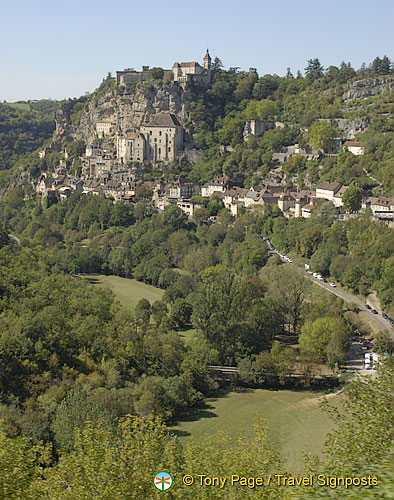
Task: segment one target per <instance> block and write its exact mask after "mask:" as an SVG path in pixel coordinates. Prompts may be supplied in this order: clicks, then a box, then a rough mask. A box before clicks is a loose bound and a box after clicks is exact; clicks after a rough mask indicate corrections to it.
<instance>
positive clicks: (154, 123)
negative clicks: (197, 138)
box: [140, 113, 183, 162]
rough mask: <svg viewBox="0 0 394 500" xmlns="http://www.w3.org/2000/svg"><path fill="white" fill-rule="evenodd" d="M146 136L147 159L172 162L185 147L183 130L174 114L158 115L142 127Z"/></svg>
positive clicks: (141, 129)
mask: <svg viewBox="0 0 394 500" xmlns="http://www.w3.org/2000/svg"><path fill="white" fill-rule="evenodd" d="M140 131H141V132H142V133H143V134H144V136H145V154H146V159H147V160H151V161H165V162H167V161H171V160H173V159H174V158H175V157H176V155H177V153H178V151H179V150H180V149H181V148H182V146H183V128H182V126H181V124H180V123H179V121H178V118H177V117H176V116H175V115H174V114H172V113H158V114H156V115H153V116H152V117H151V120H150V122H149V123H148V124H147V125H143V126H142V127H140Z"/></svg>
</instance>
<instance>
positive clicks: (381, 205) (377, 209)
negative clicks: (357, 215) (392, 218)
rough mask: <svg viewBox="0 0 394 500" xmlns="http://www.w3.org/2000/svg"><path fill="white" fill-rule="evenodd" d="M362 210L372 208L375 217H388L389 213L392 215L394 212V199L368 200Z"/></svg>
mask: <svg viewBox="0 0 394 500" xmlns="http://www.w3.org/2000/svg"><path fill="white" fill-rule="evenodd" d="M362 208H364V209H366V208H370V209H371V212H372V214H373V215H375V216H379V215H388V214H389V213H390V214H391V215H392V214H393V211H394V199H392V198H385V197H383V196H382V197H380V198H373V197H372V198H367V199H366V200H365V201H364V202H363V204H362Z"/></svg>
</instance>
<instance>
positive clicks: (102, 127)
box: [96, 120, 115, 138]
mask: <svg viewBox="0 0 394 500" xmlns="http://www.w3.org/2000/svg"><path fill="white" fill-rule="evenodd" d="M114 127H115V123H113V122H111V121H110V120H103V121H101V122H96V132H97V135H98V137H100V138H101V137H105V136H106V135H108V134H109V133H110V132H111V131H112V129H113V128H114Z"/></svg>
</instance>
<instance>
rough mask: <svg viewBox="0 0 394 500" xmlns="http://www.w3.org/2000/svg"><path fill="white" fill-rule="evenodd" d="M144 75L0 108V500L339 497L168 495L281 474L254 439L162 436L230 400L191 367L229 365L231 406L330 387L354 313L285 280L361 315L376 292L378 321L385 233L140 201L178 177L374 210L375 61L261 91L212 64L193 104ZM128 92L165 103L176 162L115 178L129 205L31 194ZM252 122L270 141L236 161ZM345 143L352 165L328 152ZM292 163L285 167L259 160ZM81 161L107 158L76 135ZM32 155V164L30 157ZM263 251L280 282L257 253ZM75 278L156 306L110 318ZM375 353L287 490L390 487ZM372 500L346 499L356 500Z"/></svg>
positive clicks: (382, 176)
mask: <svg viewBox="0 0 394 500" xmlns="http://www.w3.org/2000/svg"><path fill="white" fill-rule="evenodd" d="M156 73H157V75H159V76H158V77H157V78H156V77H155V75H152V80H151V81H149V82H144V83H141V84H138V85H137V84H135V85H131V86H130V87H123V88H120V87H119V86H118V87H117V86H116V85H115V83H114V79H113V78H112V77H111V76H110V75H108V77H107V78H106V79H104V81H103V83H102V84H101V86H100V87H99V88H98V89H97V90H96V91H95V92H94V93H92V94H91V95H88V96H84V97H83V98H81V99H73V100H71V99H70V100H68V101H67V102H64V103H62V104H61V105H60V107H59V108H58V107H57V104H54V103H53V102H51V101H43V102H41V104H40V101H37V102H34V101H33V102H28V103H19V105H17V106H10V105H7V104H1V105H0V185H1V186H2V187H4V191H2V193H1V197H0V472H1V473H0V498H7V500H9V499H15V500H16V499H22V498H23V499H29V498H31V499H37V498H47V499H51V500H52V499H53V500H55V499H58V500H62V499H66V498H70V499H75V500H79V499H81V500H82V499H83V498H84V499H85V498H97V499H103V500H104V499H105V500H107V499H109V498H113V499H119V500H121V499H122V500H123V499H128V498H130V499H131V498H135V499H138V500H142V499H144V500H145V499H146V498H156V496H155V495H156V493H155V492H154V491H153V488H152V484H151V483H152V478H153V475H154V474H155V473H156V472H157V471H158V470H160V469H161V468H163V469H168V470H170V471H171V472H173V474H174V477H175V482H176V486H175V487H174V489H173V490H172V491H171V492H170V493H169V495H170V496H169V498H174V499H175V498H179V499H183V498H190V497H191V495H192V497H193V498H200V499H201V500H203V499H205V498H209V499H210V500H211V499H214V498H217V499H232V498H234V499H235V498H237V499H243V498H245V499H246V498H251V497H254V498H267V499H272V500H274V499H278V500H279V499H291V498H319V497H321V496H325V497H327V498H330V497H331V496H332V497H334V496H335V495H338V491H339V490H338V489H332V488H330V487H328V488H320V489H319V488H316V489H313V488H311V489H307V488H305V489H302V490H300V489H289V488H280V487H276V486H275V485H273V486H272V487H271V488H261V489H259V490H256V489H253V488H248V487H245V488H243V489H238V488H232V489H225V490H223V491H221V490H220V489H216V490H213V489H210V488H198V485H196V484H195V485H194V486H193V487H189V488H187V487H186V486H185V485H183V484H182V481H181V477H182V475H183V474H189V473H190V474H193V475H195V476H196V475H197V474H201V473H205V472H206V473H209V474H211V475H216V476H226V475H227V476H229V475H231V474H233V473H240V474H244V475H249V476H260V475H263V476H264V477H266V476H267V474H269V473H271V472H272V470H274V471H275V472H276V473H280V472H281V471H282V469H283V464H282V462H281V459H280V457H278V454H277V452H276V451H275V450H274V447H273V446H272V444H271V443H270V439H269V437H268V436H269V430H266V429H265V427H264V424H262V423H261V422H257V425H256V436H255V438H254V439H253V440H250V441H249V440H247V439H246V438H245V437H242V436H241V437H240V438H239V439H238V440H235V441H234V440H233V439H232V437H230V436H228V435H226V434H225V433H223V435H220V436H216V437H215V440H214V441H213V440H211V441H210V440H209V439H208V440H207V441H206V442H204V443H194V444H190V445H189V446H188V447H186V448H185V449H182V447H181V446H180V444H179V441H178V439H177V438H176V436H175V435H174V434H173V433H171V432H170V431H169V430H168V427H167V425H168V424H173V423H174V422H175V421H176V420H177V419H179V418H187V417H188V416H189V415H190V410H191V409H193V408H195V407H196V405H198V404H199V403H201V401H203V400H204V399H205V398H207V397H210V396H212V395H214V394H217V393H218V391H219V390H222V391H225V390H227V389H228V388H229V387H230V386H231V384H232V382H231V380H230V382H229V380H227V379H225V378H222V379H221V378H220V377H218V376H217V373H216V374H215V373H213V371H212V368H210V367H211V366H212V365H214V367H215V366H216V367H218V365H219V366H223V365H225V366H227V367H231V369H232V370H233V373H235V374H236V378H235V380H236V382H235V384H236V385H237V386H238V387H239V386H242V388H243V389H245V390H253V389H255V388H262V387H263V388H269V389H274V390H280V389H282V388H284V387H286V388H288V389H295V390H311V389H312V390H313V389H316V388H319V389H320V390H323V389H327V388H330V389H332V388H333V387H339V386H341V385H343V384H344V381H345V380H346V376H341V371H342V369H343V367H344V366H345V363H346V360H347V354H348V349H349V345H350V343H351V337H352V335H358V334H359V333H360V332H359V330H358V325H356V324H355V321H354V315H355V314H356V312H357V311H355V309H357V308H355V307H352V304H345V303H344V301H343V300H342V299H340V298H339V297H337V296H335V295H333V294H330V293H328V292H327V291H324V290H322V289H320V288H319V287H317V286H316V285H314V284H312V283H311V282H310V281H309V280H306V279H305V276H304V272H303V267H304V263H306V262H308V263H309V264H310V265H311V266H312V267H313V269H314V270H316V271H318V272H320V273H321V274H322V276H324V277H326V278H329V279H332V280H335V281H336V282H337V283H338V284H341V285H343V287H344V288H345V289H346V290H348V291H350V292H351V293H354V294H356V295H358V296H359V297H360V298H361V299H362V300H364V298H365V296H366V295H368V294H369V293H370V292H371V291H376V292H377V295H378V298H379V299H380V302H381V304H382V309H383V310H385V311H387V312H388V313H390V314H392V315H393V314H394V257H393V255H394V233H393V231H394V229H393V228H391V227H388V225H387V224H385V223H383V222H378V221H376V220H375V219H374V218H373V217H371V213H370V211H368V210H365V211H364V213H360V214H351V216H349V217H346V218H343V219H339V218H338V216H337V215H338V214H337V212H336V211H335V210H334V207H333V205H332V203H331V202H322V203H320V204H318V205H317V206H316V209H315V210H314V211H313V213H312V214H311V216H310V217H309V218H303V217H286V216H285V215H284V213H283V212H282V211H281V210H280V209H279V206H278V205H270V204H269V203H267V204H265V205H264V206H258V207H253V209H252V208H249V207H246V208H245V207H242V209H241V210H240V211H239V213H238V215H237V217H235V216H233V215H232V213H231V212H230V210H229V209H226V208H225V207H224V203H223V200H222V199H221V198H220V196H218V195H215V194H213V195H212V196H210V197H205V198H203V197H201V196H196V195H195V196H194V197H192V201H193V202H196V203H197V204H198V205H199V206H198V207H197V208H196V210H195V211H194V212H193V215H192V216H190V217H188V216H187V215H186V214H185V213H184V211H182V209H181V208H180V207H178V206H176V205H174V204H170V205H168V206H166V207H165V208H164V209H163V210H159V209H157V207H155V206H154V205H153V203H152V189H151V186H152V185H148V184H144V183H145V182H146V181H153V180H155V181H157V180H161V181H163V183H164V181H165V182H167V181H168V180H175V179H177V178H179V177H181V178H190V179H192V180H194V181H196V182H198V183H199V184H200V185H201V184H203V183H204V182H206V181H208V180H210V179H211V178H213V177H214V176H216V175H223V174H226V175H228V176H229V177H231V179H232V180H233V182H234V185H236V186H245V187H248V188H249V187H251V186H255V185H263V184H267V183H268V182H272V179H273V178H275V179H278V175H279V176H281V177H280V182H282V183H284V184H286V186H287V187H289V188H290V187H295V188H299V189H306V188H311V186H315V185H316V184H317V183H318V182H320V181H323V180H327V181H335V182H341V183H344V184H347V185H349V186H350V187H349V189H350V191H349V192H350V193H351V192H352V189H353V192H354V191H356V192H357V193H359V194H360V193H361V191H364V190H365V191H367V192H368V193H370V195H371V194H374V195H385V196H388V195H391V196H392V195H394V176H393V168H394V117H393V115H394V100H393V96H394V92H393V90H394V87H393V86H394V75H393V68H392V63H391V61H390V60H389V59H388V58H387V57H383V58H382V59H380V58H376V59H375V60H374V61H373V62H372V63H371V64H370V66H369V67H365V66H363V67H362V68H360V69H358V70H355V69H353V68H352V67H351V65H350V63H349V64H346V63H342V64H340V65H339V66H338V67H334V66H330V67H329V68H327V69H324V68H323V67H322V65H321V64H320V62H319V60H318V59H313V60H310V61H308V65H307V68H306V71H305V75H301V73H299V74H297V75H295V76H294V75H293V74H292V73H291V71H290V69H289V70H288V71H287V74H286V76H285V77H279V76H277V75H264V76H259V75H258V74H257V71H256V70H255V69H253V68H250V70H249V71H240V70H239V68H230V69H229V70H225V69H224V68H223V66H222V64H221V61H220V60H219V59H218V58H216V59H215V61H214V64H213V68H212V74H213V79H212V85H211V86H210V87H209V88H204V87H201V86H198V85H190V86H189V87H187V88H186V89H181V88H180V87H179V85H177V84H176V83H174V82H170V81H162V79H161V78H160V72H156ZM157 75H156V76H157ZM137 94H138V96H140V97H141V96H142V95H144V96H145V98H144V99H145V101H144V102H145V105H146V106H147V107H149V106H151V107H152V106H153V104H152V103H155V105H157V102H158V101H159V98H158V96H161V98H163V95H164V96H166V98H167V97H168V96H169V95H171V96H176V97H174V104H173V105H174V110H175V111H177V110H178V113H179V114H181V113H182V118H183V120H184V121H183V126H184V128H185V134H186V138H187V140H186V146H187V147H186V152H185V154H182V156H180V157H179V158H176V159H175V160H173V161H171V162H169V163H168V164H165V165H164V164H159V163H156V164H144V165H140V166H139V167H138V168H136V169H135V171H136V172H137V173H136V175H138V176H139V177H140V179H139V180H141V181H142V182H141V183H140V185H138V187H136V189H135V196H134V197H133V199H132V201H131V202H130V197H129V199H127V200H125V199H122V200H121V201H118V202H115V201H114V199H113V198H112V197H108V196H107V197H106V196H104V194H102V193H100V194H97V195H95V194H89V193H87V192H85V193H83V192H82V190H81V189H78V188H76V189H72V190H71V188H70V193H69V194H68V195H64V196H63V197H60V196H59V197H58V198H56V197H51V196H49V194H48V193H49V191H46V194H43V193H42V192H40V191H39V189H36V188H37V179H41V180H42V181H43V183H44V184H45V178H44V177H41V176H42V174H46V175H49V174H52V173H54V170H55V167H56V168H58V170H63V171H65V172H67V174H69V175H70V177H71V176H76V177H77V178H78V176H79V175H80V173H81V168H82V166H81V164H82V160H81V156H82V154H83V153H84V151H85V146H86V144H85V140H86V138H87V137H89V134H90V133H91V132H90V131H91V130H92V127H93V125H95V124H94V121H92V120H93V119H92V117H94V116H96V117H97V116H99V117H102V116H104V115H103V109H104V108H105V109H107V108H111V107H112V108H113V109H112V112H113V113H115V110H116V107H115V105H114V103H117V102H118V101H119V100H120V99H121V100H123V103H126V104H123V106H124V108H123V109H127V106H131V107H132V106H133V103H134V101H133V99H135V96H136V95H137ZM141 99H142V97H141ZM163 99H164V98H163ZM176 99H178V100H176ZM175 101H176V102H175ZM130 103H131V104H130ZM134 104H135V103H134ZM157 109H158V108H157ZM154 110H156V108H154ZM54 112H56V125H57V128H56V131H55V120H54V119H53V113H54ZM253 119H260V120H267V121H270V122H273V123H279V125H277V126H275V127H274V128H272V129H270V130H267V131H266V132H265V133H264V135H263V136H261V137H257V136H253V137H249V138H248V140H247V141H246V140H245V136H244V130H245V122H246V121H247V120H253ZM93 128H94V127H93ZM354 130H356V132H357V133H355V134H354V135H355V138H356V139H357V140H361V141H362V142H363V144H364V145H365V154H364V155H360V156H356V155H353V154H352V153H351V152H350V151H346V150H343V149H342V150H340V151H339V152H338V151H337V152H335V151H336V149H335V148H336V145H337V144H338V141H339V143H340V142H341V141H342V140H344V139H346V138H347V136H348V134H349V133H350V132H351V131H354ZM54 132H55V133H54ZM53 133H54V134H53ZM112 133H113V134H115V131H113V132H112ZM111 141H112V142H111ZM295 144H298V146H299V147H300V148H302V149H303V150H304V151H306V153H305V154H300V155H293V156H290V157H286V158H285V159H284V161H283V162H282V163H280V162H279V160H278V159H277V157H276V158H275V154H277V153H281V152H282V151H283V150H284V149H285V148H287V147H288V146H292V145H295ZM97 145H98V146H100V147H101V146H103V147H104V146H105V147H107V146H108V145H112V146H114V136H111V135H110V136H109V137H106V138H104V137H101V138H98V137H97ZM44 146H48V147H49V146H51V147H49V149H48V151H46V152H45V156H44V155H42V157H39V155H38V152H37V149H39V148H40V149H41V148H43V147H44ZM108 147H109V146H108ZM65 148H66V149H67V155H64V153H63V152H64V149H65ZM188 151H189V152H190V151H192V153H193V154H192V156H193V161H192V160H191V159H190V157H188V155H187V152H188ZM22 171H24V172H26V173H27V175H26V176H21V172H22ZM62 175H63V176H64V174H62ZM275 176H277V177H275ZM59 177H61V175H60V174H59ZM32 180H35V181H36V182H35V184H34V183H33V184H32ZM77 180H78V179H77ZM360 196H361V194H360ZM267 237H269V238H270V240H271V241H272V243H273V244H274V245H275V246H276V247H277V248H278V249H279V251H281V252H283V253H287V254H289V255H291V257H292V258H293V259H294V265H291V266H290V265H287V264H285V263H284V262H283V260H281V259H280V258H279V256H278V255H275V254H273V253H272V252H270V251H269V247H268V246H267V243H266V241H265V240H266V238H267ZM92 273H94V274H103V275H116V276H120V277H123V278H134V279H136V280H139V281H141V282H144V283H147V284H149V285H153V286H155V287H159V288H161V289H162V290H164V293H163V292H161V293H163V296H162V298H161V300H156V301H154V302H152V303H150V302H149V301H148V300H146V299H141V300H140V301H139V302H138V304H137V305H136V307H135V308H125V307H122V306H121V305H120V303H119V302H118V301H117V300H116V298H115V296H114V294H112V292H110V291H109V290H105V289H102V288H98V287H93V286H92V285H90V284H89V280H88V279H86V278H88V276H86V275H89V274H92ZM350 313H351V314H350ZM352 314H353V315H352ZM191 331H192V334H190V332H191ZM187 335H189V337H187ZM379 335H380V339H383V340H384V342H381V346H382V345H383V347H381V350H380V351H379V352H380V354H384V353H387V358H388V359H387V360H385V361H384V362H383V363H382V366H381V367H380V368H379V370H380V371H379V375H378V376H377V377H376V378H374V379H367V380H365V381H363V382H360V381H359V380H355V381H353V382H352V383H351V384H350V385H346V386H345V389H344V392H343V400H342V399H341V403H340V404H339V405H338V408H337V409H335V408H334V409H332V410H331V413H332V414H334V417H335V421H336V423H337V425H338V428H337V431H335V432H334V433H333V434H332V435H330V436H328V438H327V442H326V445H325V448H324V453H323V456H322V457H321V458H320V459H319V458H317V457H309V458H308V459H307V460H306V463H305V471H306V472H309V471H310V473H311V474H315V475H316V474H319V473H325V474H329V475H333V476H340V475H344V474H346V475H349V476H359V477H361V476H366V477H368V475H373V476H375V475H378V476H379V486H380V488H381V489H380V490H379V491H380V492H383V493H385V492H386V491H389V485H390V483H391V482H392V474H393V472H392V464H393V460H392V459H393V457H392V439H393V429H394V421H393V415H394V413H393V401H392V391H393V366H392V364H393V363H392V356H390V354H392V352H393V351H394V345H393V342H392V341H391V339H390V337H389V335H388V334H387V333H385V334H384V333H380V334H377V335H376V338H379ZM371 336H372V334H371ZM186 337H187V338H186ZM233 380H234V379H233ZM341 397H342V395H341ZM306 439H307V438H306ZM136 484H140V485H141V487H140V488H139V489H138V488H137V489H136V488H135V485H136ZM133 485H134V489H133ZM358 491H359V490H357V489H354V488H353V489H349V490H347V489H341V490H340V498H344V499H346V498H360V497H359V496H357V495H358ZM375 492H376V490H375V489H374V488H364V489H363V491H362V498H367V499H368V498H376V496H374V494H375ZM159 494H162V493H158V495H159ZM335 498H339V497H338V496H336V497H335ZM382 498H384V497H382Z"/></svg>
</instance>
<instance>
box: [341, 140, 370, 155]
mask: <svg viewBox="0 0 394 500" xmlns="http://www.w3.org/2000/svg"><path fill="white" fill-rule="evenodd" d="M343 147H344V148H346V149H347V150H348V151H350V152H351V153H353V154H354V155H357V156H358V155H363V154H364V152H365V148H364V144H363V143H362V142H357V141H346V142H345V144H344V145H343Z"/></svg>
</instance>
